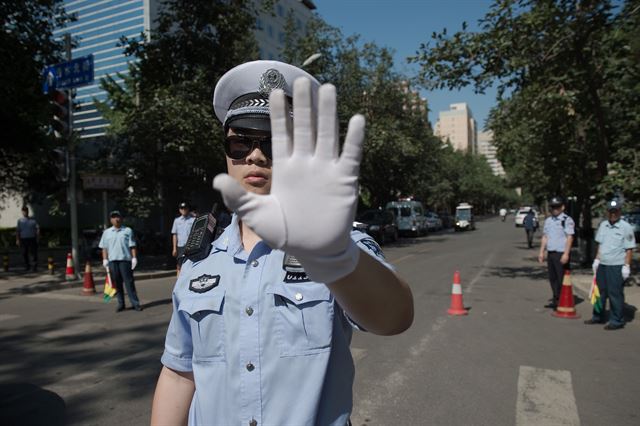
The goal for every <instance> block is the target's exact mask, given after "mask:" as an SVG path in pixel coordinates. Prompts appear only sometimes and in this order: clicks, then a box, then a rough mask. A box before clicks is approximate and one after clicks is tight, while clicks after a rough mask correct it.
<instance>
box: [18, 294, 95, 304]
mask: <svg viewBox="0 0 640 426" xmlns="http://www.w3.org/2000/svg"><path fill="white" fill-rule="evenodd" d="M27 297H34V298H37V299H54V300H76V301H82V302H94V303H104V299H103V298H102V294H99V295H98V296H93V295H92V296H79V295H76V294H64V293H56V292H50V293H35V294H29V295H27Z"/></svg>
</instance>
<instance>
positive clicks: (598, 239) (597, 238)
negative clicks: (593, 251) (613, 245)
mask: <svg viewBox="0 0 640 426" xmlns="http://www.w3.org/2000/svg"><path fill="white" fill-rule="evenodd" d="M603 226H604V222H600V225H598V232H596V243H598V244H602V227H603Z"/></svg>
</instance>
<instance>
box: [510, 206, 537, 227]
mask: <svg viewBox="0 0 640 426" xmlns="http://www.w3.org/2000/svg"><path fill="white" fill-rule="evenodd" d="M529 210H533V213H534V214H535V216H536V220H538V212H537V211H536V209H534V208H533V207H531V206H523V207H520V208H519V209H518V211H517V212H516V215H515V217H514V219H513V221H514V223H515V225H516V228H521V227H523V226H524V224H523V221H524V217H525V216H526V215H527V213H529Z"/></svg>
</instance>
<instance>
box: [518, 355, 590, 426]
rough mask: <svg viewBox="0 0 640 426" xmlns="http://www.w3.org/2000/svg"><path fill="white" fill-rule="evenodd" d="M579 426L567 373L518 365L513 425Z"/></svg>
mask: <svg viewBox="0 0 640 426" xmlns="http://www.w3.org/2000/svg"><path fill="white" fill-rule="evenodd" d="M548 425H554V426H579V425H580V419H579V417H578V408H577V406H576V399H575V396H574V394H573V385H572V383H571V373H570V372H569V371H566V370H547V369H544V368H535V367H528V366H526V365H521V366H520V374H519V375H518V400H517V403H516V426H548Z"/></svg>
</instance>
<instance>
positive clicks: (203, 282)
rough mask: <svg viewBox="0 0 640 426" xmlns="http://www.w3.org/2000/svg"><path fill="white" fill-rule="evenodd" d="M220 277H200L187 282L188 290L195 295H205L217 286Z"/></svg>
mask: <svg viewBox="0 0 640 426" xmlns="http://www.w3.org/2000/svg"><path fill="white" fill-rule="evenodd" d="M219 282H220V275H207V274H204V275H200V276H199V277H197V278H194V279H192V280H191V281H189V290H191V291H194V292H196V293H205V292H207V291H209V290H211V289H212V288H214V287H217V286H218V283H219Z"/></svg>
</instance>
